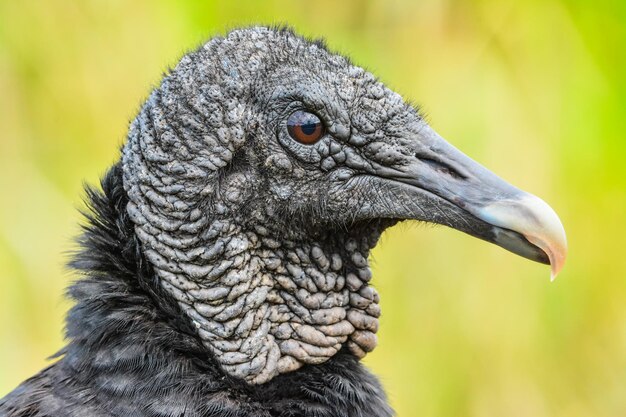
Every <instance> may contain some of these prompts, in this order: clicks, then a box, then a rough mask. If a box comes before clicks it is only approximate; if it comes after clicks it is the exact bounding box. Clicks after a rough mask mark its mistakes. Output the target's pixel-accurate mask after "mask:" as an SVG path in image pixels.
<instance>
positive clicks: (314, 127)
mask: <svg viewBox="0 0 626 417" xmlns="http://www.w3.org/2000/svg"><path fill="white" fill-rule="evenodd" d="M324 130H325V129H324V124H323V123H322V120H321V119H320V118H319V117H318V116H317V115H316V114H315V113H311V112H308V111H304V110H296V111H294V112H293V113H291V114H290V115H289V117H288V118H287V132H289V136H291V138H292V139H293V140H295V141H296V142H299V143H302V144H303V145H312V144H314V143H316V142H317V141H319V140H320V139H321V138H322V136H324Z"/></svg>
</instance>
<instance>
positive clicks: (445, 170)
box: [415, 155, 467, 180]
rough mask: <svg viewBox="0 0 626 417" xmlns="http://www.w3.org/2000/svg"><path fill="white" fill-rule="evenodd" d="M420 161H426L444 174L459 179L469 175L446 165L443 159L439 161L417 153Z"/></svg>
mask: <svg viewBox="0 0 626 417" xmlns="http://www.w3.org/2000/svg"><path fill="white" fill-rule="evenodd" d="M415 156H416V157H417V158H418V159H419V160H420V161H422V162H424V163H425V164H428V165H430V167H431V168H432V169H434V170H435V171H437V172H441V173H443V174H446V175H449V176H451V177H453V178H456V179H459V180H464V179H467V177H466V176H465V175H463V174H461V173H460V172H459V171H457V170H456V169H454V168H452V167H451V166H449V165H446V164H445V163H443V162H441V161H437V160H435V159H431V158H425V157H420V156H419V155H415Z"/></svg>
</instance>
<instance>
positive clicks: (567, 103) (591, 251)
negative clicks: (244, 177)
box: [0, 0, 626, 417]
mask: <svg viewBox="0 0 626 417" xmlns="http://www.w3.org/2000/svg"><path fill="white" fill-rule="evenodd" d="M278 22H288V23H289V24H291V25H293V26H294V27H295V28H297V29H298V30H299V31H300V32H302V33H304V34H307V35H314V36H323V37H325V38H327V40H328V43H329V45H330V46H331V48H333V49H335V50H337V51H340V52H343V53H345V54H348V55H350V56H351V57H352V58H353V59H354V61H355V62H357V63H358V64H360V65H362V66H364V67H366V68H367V69H369V70H371V71H372V72H374V73H375V74H377V75H379V76H380V77H381V78H382V80H383V81H385V82H386V83H387V84H388V85H389V86H390V87H392V88H394V89H396V90H397V91H398V92H400V93H401V94H403V95H404V96H405V97H407V98H410V99H412V100H415V101H417V102H418V103H421V104H423V106H424V109H425V110H426V112H427V114H428V117H429V120H430V121H431V124H432V125H433V126H434V128H435V129H437V130H438V131H439V133H440V134H442V135H443V136H444V137H446V138H448V140H449V141H451V142H452V143H454V144H455V145H456V146H457V147H459V148H461V149H462V150H463V151H465V152H466V153H467V154H469V155H470V156H472V157H473V158H475V159H477V160H478V161H480V162H481V163H483V164H484V165H486V166H487V167H489V168H491V169H492V170H493V171H495V172H497V173H498V174H499V175H501V176H502V177H504V178H505V179H507V180H509V181H510V182H512V183H514V184H516V185H517V186H519V187H520V188H523V189H526V190H528V191H531V192H533V193H535V194H537V195H539V196H541V197H543V198H544V199H545V200H547V201H548V202H549V203H550V204H551V205H552V206H553V207H554V208H555V210H556V211H557V212H558V213H559V214H560V216H561V218H562V220H563V223H564V224H565V227H566V229H567V231H568V237H569V242H570V255H569V261H568V263H567V264H566V267H565V269H564V271H563V272H562V274H561V276H559V278H558V279H557V280H556V282H554V283H550V282H549V270H548V268H547V267H545V266H542V265H538V264H534V263H532V262H530V261H526V260H524V259H521V258H518V257H516V256H514V255H512V254H510V253H508V252H505V251H504V250H502V249H500V248H497V247H495V246H491V245H488V244H486V243H484V242H481V241H478V240H475V239H472V238H470V237H468V236H465V235H462V234H461V233H458V232H455V231H452V230H448V229H445V228H441V227H437V228H433V227H423V226H413V225H400V226H399V227H396V228H394V229H392V230H390V231H388V232H387V233H386V235H385V236H384V238H383V240H382V242H381V244H380V245H379V246H378V247H377V249H376V250H375V251H374V255H373V268H374V272H375V275H374V276H375V278H374V283H375V285H376V286H377V287H378V288H379V290H380V292H381V298H382V307H383V317H382V320H381V322H382V323H381V331H380V333H379V336H380V337H379V339H380V346H379V347H378V349H377V350H376V351H374V352H373V353H372V354H370V355H369V356H368V357H367V359H366V363H367V364H368V365H369V366H370V367H371V368H372V369H373V370H374V371H375V372H376V373H377V374H378V375H380V377H381V379H382V381H383V383H384V385H385V387H386V389H387V391H388V393H389V397H390V400H391V403H392V405H393V406H394V407H395V409H396V410H397V412H398V414H399V415H400V416H451V417H459V416H513V417H516V416H532V417H543V416H585V417H587V416H594V417H595V416H616V417H617V416H626V255H625V253H624V252H625V250H626V243H625V239H624V235H625V233H626V169H625V168H624V164H626V133H625V132H626V2H624V1H610V0H607V1H605V0H596V1H593V2H589V1H582V0H581V1H562V0H527V1H524V2H520V1H511V0H498V1H497V0H481V1H472V2H461V1H452V0H447V1H435V0H423V1H410V0H392V1H367V0H351V1H346V0H342V1H332V0H317V1H315V2H310V1H307V2H305V1H269V0H266V1H237V2H226V1H224V2H210V1H204V2H182V1H170V2H166V1H148V0H144V1H133V2H128V1H121V0H117V1H104V0H92V1H77V2H70V1H58V0H47V1H34V0H33V1H13V0H0V396H2V395H4V394H6V393H8V392H9V391H10V390H11V389H12V388H13V387H15V386H16V385H17V384H18V383H19V382H21V381H22V380H23V379H25V378H26V377H28V376H30V375H32V374H33V373H35V372H36V371H38V370H39V369H40V368H42V367H43V366H44V365H45V364H46V363H47V362H46V359H45V358H46V357H47V356H49V355H51V354H52V353H54V352H56V351H57V350H58V349H59V348H60V347H61V346H62V345H63V340H62V333H61V329H62V327H63V316H64V313H65V312H66V310H67V309H68V307H69V303H68V302H67V301H66V300H64V298H63V291H64V288H65V287H66V286H67V284H68V283H69V282H70V281H71V280H72V279H73V276H72V274H71V273H70V272H68V271H66V270H65V269H64V263H65V262H66V260H67V252H68V251H69V250H70V249H72V248H73V243H72V238H73V237H74V236H75V235H76V234H77V233H78V226H77V224H78V223H79V222H80V220H81V219H80V216H79V214H78V212H77V208H79V207H81V206H82V203H81V197H82V186H83V182H85V181H86V182H89V183H94V182H96V181H97V180H98V178H99V176H100V175H101V174H102V173H103V172H104V171H105V170H106V168H107V166H109V165H110V164H111V163H112V162H113V161H115V160H116V158H117V157H118V148H119V146H120V145H121V144H122V142H123V140H124V136H125V131H126V128H127V124H128V121H129V120H130V119H131V118H132V117H133V116H134V113H135V112H136V111H137V109H138V107H139V106H140V104H141V102H142V99H143V98H145V97H146V95H147V94H148V92H149V90H150V88H151V87H152V86H154V85H155V84H156V83H157V82H158V80H159V78H160V77H161V74H162V73H163V71H165V70H166V68H167V67H168V66H171V65H173V64H175V63H176V62H177V59H178V58H180V56H181V54H182V53H183V52H184V51H186V50H188V49H190V48H193V47H195V46H196V45H198V44H199V43H200V42H202V41H203V40H206V39H207V38H208V37H210V36H212V35H214V34H219V33H224V32H225V31H227V30H228V29H229V28H233V27H237V26H241V25H249V24H252V23H266V24H267V23H278Z"/></svg>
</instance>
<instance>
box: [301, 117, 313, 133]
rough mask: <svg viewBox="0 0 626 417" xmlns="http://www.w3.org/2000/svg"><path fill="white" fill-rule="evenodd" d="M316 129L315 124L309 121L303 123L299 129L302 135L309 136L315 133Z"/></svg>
mask: <svg viewBox="0 0 626 417" xmlns="http://www.w3.org/2000/svg"><path fill="white" fill-rule="evenodd" d="M316 127H317V123H315V122H313V121H311V120H309V121H307V122H306V123H303V124H302V125H301V126H300V128H301V129H302V133H304V134H305V135H307V136H309V135H312V134H313V133H314V132H315V128H316Z"/></svg>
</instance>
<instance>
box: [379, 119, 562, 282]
mask: <svg viewBox="0 0 626 417" xmlns="http://www.w3.org/2000/svg"><path fill="white" fill-rule="evenodd" d="M417 135H418V138H419V140H417V141H416V140H410V141H409V140H407V142H404V143H402V147H403V148H404V152H402V154H403V155H406V159H405V161H404V164H400V165H401V166H400V168H388V167H384V166H382V165H379V166H378V170H377V171H379V172H377V176H379V177H382V178H385V179H392V180H393V181H394V183H402V185H403V190H404V191H403V192H402V193H399V194H408V195H409V197H407V198H409V199H412V200H413V201H414V203H413V206H414V207H415V210H414V211H413V212H412V213H411V212H410V211H409V212H406V213H404V215H402V216H401V217H403V218H407V219H408V218H412V219H417V220H423V221H429V222H434V223H439V224H444V225H447V226H450V227H453V228H455V229H458V230H461V231H463V232H465V233H468V234H470V235H473V236H475V237H478V238H481V239H483V240H487V241H489V242H492V243H495V244H496V245H498V246H501V247H503V248H505V249H507V250H509V251H511V252H513V253H516V254H518V255H520V256H523V257H525V258H528V259H531V260H534V261H537V262H541V263H545V264H550V265H551V269H552V274H551V279H554V278H555V277H556V276H557V274H558V273H559V272H560V271H561V269H562V268H563V265H564V263H565V258H566V255H567V239H566V236H565V230H564V228H563V225H562V224H561V221H560V220H559V217H558V216H557V214H556V213H555V212H554V210H553V209H552V208H551V207H550V206H549V205H548V204H546V203H545V202H544V201H543V200H541V199H540V198H538V197H536V196H534V195H532V194H529V193H526V192H524V191H522V190H520V189H518V188H516V187H514V186H512V185H510V184H509V183H507V182H506V181H504V180H502V179H501V178H499V177H498V176H496V175H495V174H493V173H492V172H491V171H489V170H487V169H486V168H485V167H483V166H482V165H480V164H478V163H477V162H475V161H474V160H472V159H471V158H469V157H468V156H466V155H465V154H463V153H462V152H460V151H459V150H458V149H456V148H455V147H453V146H452V145H450V144H449V143H448V142H446V141H445V140H444V139H443V138H442V137H440V136H439V135H438V134H437V133H436V132H435V131H434V130H432V129H431V128H430V127H429V126H428V125H427V124H425V123H423V122H422V125H421V126H420V127H419V130H418V133H417ZM407 147H408V149H407ZM407 185H408V186H409V187H406V186H407ZM407 191H408V192H407ZM411 195H412V196H413V197H410V196H411ZM403 205H404V206H406V205H407V202H403ZM408 205H409V206H410V205H411V202H410V201H409V202H408ZM442 208H443V209H442ZM442 211H445V212H446V213H447V214H446V215H443V216H442V215H438V214H437V213H440V212H442Z"/></svg>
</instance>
